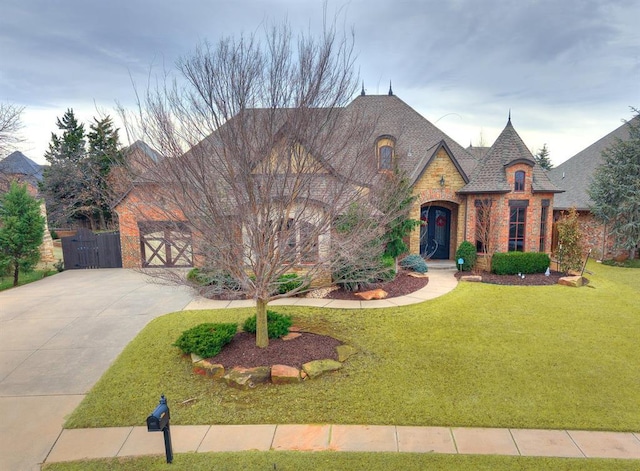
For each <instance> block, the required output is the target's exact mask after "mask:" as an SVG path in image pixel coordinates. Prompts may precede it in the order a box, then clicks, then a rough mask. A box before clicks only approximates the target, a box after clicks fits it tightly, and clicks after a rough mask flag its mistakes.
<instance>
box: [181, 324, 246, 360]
mask: <svg viewBox="0 0 640 471" xmlns="http://www.w3.org/2000/svg"><path fill="white" fill-rule="evenodd" d="M237 332H238V326H237V324H231V323H228V324H213V323H205V324H198V325H197V326H195V327H192V328H191V329H189V330H185V331H184V332H182V335H181V336H180V337H179V338H178V340H176V342H175V343H174V344H173V345H174V346H176V347H178V348H179V349H180V350H182V351H183V352H184V353H187V354H189V353H195V354H196V355H198V356H200V357H202V358H211V357H214V356H216V355H217V354H218V353H220V351H221V350H222V347H224V346H225V345H226V344H228V343H229V342H231V340H232V339H233V337H234V336H235V335H236V333H237Z"/></svg>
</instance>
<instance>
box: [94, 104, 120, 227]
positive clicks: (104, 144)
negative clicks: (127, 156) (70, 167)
mask: <svg viewBox="0 0 640 471" xmlns="http://www.w3.org/2000/svg"><path fill="white" fill-rule="evenodd" d="M93 120H94V122H93V123H92V124H91V126H90V129H91V131H89V133H88V134H87V137H88V139H89V153H88V159H87V167H88V168H87V172H86V173H87V174H88V175H87V176H88V177H89V178H90V180H91V184H90V185H89V189H90V191H91V193H92V194H91V196H90V198H89V199H90V200H91V201H92V203H93V205H94V206H95V209H94V213H95V214H96V215H97V217H98V218H99V221H100V227H101V228H106V227H107V225H108V224H109V223H110V222H111V220H112V211H111V203H112V202H113V201H114V197H115V195H114V194H113V191H112V190H111V185H110V182H109V175H110V173H111V169H112V168H113V167H114V166H117V165H121V164H122V163H123V155H122V152H121V151H120V150H119V146H120V143H119V136H118V129H117V128H114V126H113V121H112V119H111V117H109V116H106V117H105V118H102V119H100V120H98V119H96V118H93Z"/></svg>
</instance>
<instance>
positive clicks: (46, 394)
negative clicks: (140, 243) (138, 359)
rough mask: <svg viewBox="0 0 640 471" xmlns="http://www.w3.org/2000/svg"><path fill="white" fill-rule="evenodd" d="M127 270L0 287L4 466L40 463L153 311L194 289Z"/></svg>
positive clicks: (173, 305)
mask: <svg viewBox="0 0 640 471" xmlns="http://www.w3.org/2000/svg"><path fill="white" fill-rule="evenodd" d="M148 280H149V278H148V277H146V276H144V275H142V274H140V273H137V272H134V271H131V270H123V269H103V270H70V271H65V272H63V273H59V274H57V275H55V276H52V277H49V278H45V279H43V280H41V281H38V282H36V283H31V284H29V285H25V286H22V287H19V288H14V289H10V290H7V291H4V292H0V424H1V426H0V470H12V471H14V470H38V469H40V465H39V464H40V463H42V461H44V459H45V457H46V456H47V453H48V452H49V450H51V447H52V446H53V444H54V443H55V441H56V439H57V438H58V436H59V435H60V432H61V431H62V424H63V422H64V418H65V417H66V416H67V415H68V414H70V413H71V412H72V411H73V410H74V409H75V408H76V406H77V405H78V404H79V403H80V401H81V400H82V399H83V397H84V395H85V394H86V393H87V392H88V391H89V390H90V389H91V387H92V386H93V384H94V383H95V382H96V381H97V380H98V379H99V378H100V377H101V376H102V374H103V373H104V372H105V371H106V369H107V368H108V367H109V365H110V364H111V363H112V362H113V360H114V359H115V358H116V357H117V355H118V354H119V353H120V352H121V351H122V349H123V348H124V347H125V346H126V345H127V344H128V343H129V342H130V341H131V340H132V339H133V338H134V337H135V336H136V334H137V333H138V332H139V331H140V330H141V329H142V328H143V327H144V326H145V325H146V324H147V323H148V322H149V321H150V320H151V319H153V318H155V317H157V316H160V315H162V314H166V313H168V312H172V311H179V310H181V309H183V308H184V307H185V306H186V305H187V304H189V302H190V301H191V300H192V294H191V293H190V292H189V291H188V290H186V289H184V288H177V287H169V286H162V285H157V284H152V283H149V282H148Z"/></svg>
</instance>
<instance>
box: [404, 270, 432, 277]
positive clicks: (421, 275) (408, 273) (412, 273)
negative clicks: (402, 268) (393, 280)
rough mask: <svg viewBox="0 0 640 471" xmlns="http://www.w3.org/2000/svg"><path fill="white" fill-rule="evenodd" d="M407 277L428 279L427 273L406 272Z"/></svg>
mask: <svg viewBox="0 0 640 471" xmlns="http://www.w3.org/2000/svg"><path fill="white" fill-rule="evenodd" d="M407 275H409V276H412V277H414V278H429V274H428V273H418V272H417V271H410V272H407Z"/></svg>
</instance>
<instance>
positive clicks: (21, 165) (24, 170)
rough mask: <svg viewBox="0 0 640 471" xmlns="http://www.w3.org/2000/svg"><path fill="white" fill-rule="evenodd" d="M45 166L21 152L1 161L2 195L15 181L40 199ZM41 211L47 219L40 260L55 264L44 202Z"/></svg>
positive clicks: (0, 181) (0, 179) (0, 190)
mask: <svg viewBox="0 0 640 471" xmlns="http://www.w3.org/2000/svg"><path fill="white" fill-rule="evenodd" d="M42 171H43V166H42V165H39V164H37V163H35V162H34V161H33V160H31V159H30V158H29V157H27V156H25V155H24V154H23V153H22V152H20V151H15V152H13V153H12V154H9V155H8V156H7V157H5V158H4V159H2V160H0V193H5V192H7V191H9V187H10V186H11V182H13V181H15V182H18V183H20V184H26V185H27V191H28V192H29V194H30V195H31V196H33V197H36V198H37V197H38V196H39V195H38V184H39V183H40V182H41V181H42V175H43V173H42ZM40 211H41V213H42V215H43V216H44V218H45V231H44V240H43V242H42V246H41V247H40V260H41V261H43V262H53V261H55V258H54V256H53V240H52V239H51V234H50V233H49V228H48V226H47V222H46V221H47V209H46V206H45V204H44V200H42V202H41V204H40Z"/></svg>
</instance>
